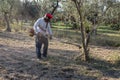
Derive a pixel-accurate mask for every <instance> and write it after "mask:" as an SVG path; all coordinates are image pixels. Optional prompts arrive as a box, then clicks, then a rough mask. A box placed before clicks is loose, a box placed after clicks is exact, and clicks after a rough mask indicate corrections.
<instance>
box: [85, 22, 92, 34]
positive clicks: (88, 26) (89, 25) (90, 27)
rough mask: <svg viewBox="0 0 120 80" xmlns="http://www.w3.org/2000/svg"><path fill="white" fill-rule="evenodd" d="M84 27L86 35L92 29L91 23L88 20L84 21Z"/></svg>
mask: <svg viewBox="0 0 120 80" xmlns="http://www.w3.org/2000/svg"><path fill="white" fill-rule="evenodd" d="M84 27H85V31H86V33H88V32H89V31H91V29H92V23H91V22H90V21H88V20H85V21H84Z"/></svg>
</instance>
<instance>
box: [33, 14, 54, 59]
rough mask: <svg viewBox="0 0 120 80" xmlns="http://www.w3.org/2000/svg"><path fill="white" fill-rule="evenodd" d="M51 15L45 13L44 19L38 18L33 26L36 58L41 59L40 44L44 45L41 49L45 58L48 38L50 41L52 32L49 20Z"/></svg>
mask: <svg viewBox="0 0 120 80" xmlns="http://www.w3.org/2000/svg"><path fill="white" fill-rule="evenodd" d="M52 17H53V16H52V15H51V14H49V13H47V14H45V16H44V17H42V18H39V19H38V20H37V21H36V22H35V24H34V26H33V29H34V31H35V34H36V40H35V43H36V53H37V58H38V59H41V48H42V44H44V47H43V57H47V50H48V36H50V39H52V30H51V26H50V19H52Z"/></svg>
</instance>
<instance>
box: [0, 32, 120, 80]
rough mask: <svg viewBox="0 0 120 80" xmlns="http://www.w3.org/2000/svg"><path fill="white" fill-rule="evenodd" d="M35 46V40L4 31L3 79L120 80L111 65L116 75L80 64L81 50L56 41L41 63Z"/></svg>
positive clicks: (0, 38)
mask: <svg viewBox="0 0 120 80" xmlns="http://www.w3.org/2000/svg"><path fill="white" fill-rule="evenodd" d="M34 45H35V44H34V38H31V37H29V36H27V35H25V34H23V33H7V32H0V80H120V77H119V76H120V69H119V68H115V67H113V66H111V67H110V69H111V70H114V71H113V72H114V74H113V73H111V72H108V71H110V70H106V71H102V69H101V68H100V69H98V68H95V66H92V65H91V63H85V62H81V63H76V61H75V60H74V57H75V56H76V55H78V54H79V49H78V48H77V47H75V46H73V45H68V44H63V43H60V42H58V41H55V40H52V41H50V43H49V45H50V46H49V51H48V52H49V54H48V58H47V59H42V60H40V61H38V60H37V59H36V53H35V47H34ZM93 48H94V47H93ZM95 49H100V50H104V51H106V50H105V49H102V48H99V47H98V48H95ZM91 51H92V52H97V51H98V50H95V51H94V50H91ZM117 51H118V50H117ZM108 52H109V51H108ZM97 53H100V51H99V52H97ZM106 54H107V53H106ZM96 55H97V54H96ZM101 56H102V55H101ZM99 62H100V61H99ZM101 62H102V61H101ZM94 63H95V62H94ZM106 65H107V64H106ZM112 67H113V68H115V69H113V68H112ZM106 69H107V68H106ZM103 70H104V69H103Z"/></svg>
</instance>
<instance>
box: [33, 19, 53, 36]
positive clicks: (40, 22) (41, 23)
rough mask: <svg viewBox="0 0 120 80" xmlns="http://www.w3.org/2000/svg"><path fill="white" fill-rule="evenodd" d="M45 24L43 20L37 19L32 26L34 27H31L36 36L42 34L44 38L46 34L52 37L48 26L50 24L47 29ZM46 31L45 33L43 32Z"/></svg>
mask: <svg viewBox="0 0 120 80" xmlns="http://www.w3.org/2000/svg"><path fill="white" fill-rule="evenodd" d="M46 24H47V23H46V22H45V20H44V18H43V17H42V18H39V19H38V20H37V21H36V22H35V24H34V26H33V29H34V31H35V33H36V34H37V33H38V32H40V33H41V34H43V35H44V36H45V35H46V34H48V35H52V30H51V26H50V23H49V22H48V25H47V28H46ZM40 27H41V28H42V29H44V30H42V29H41V28H40ZM45 30H46V31H45Z"/></svg>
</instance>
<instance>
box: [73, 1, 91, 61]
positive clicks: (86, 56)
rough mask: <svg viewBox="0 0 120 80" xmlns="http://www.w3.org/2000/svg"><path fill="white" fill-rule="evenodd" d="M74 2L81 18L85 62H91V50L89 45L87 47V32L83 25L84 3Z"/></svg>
mask: <svg viewBox="0 0 120 80" xmlns="http://www.w3.org/2000/svg"><path fill="white" fill-rule="evenodd" d="M73 1H74V3H75V5H76V8H77V11H78V13H79V17H80V28H81V29H80V30H81V37H82V46H83V53H84V58H85V61H89V50H88V45H87V44H88V43H87V40H86V37H85V36H86V35H85V30H84V25H83V15H82V10H81V6H82V2H76V1H75V0H73ZM80 3H81V4H80Z"/></svg>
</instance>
